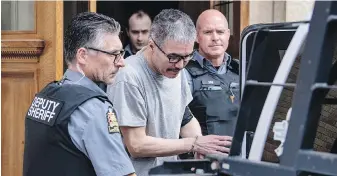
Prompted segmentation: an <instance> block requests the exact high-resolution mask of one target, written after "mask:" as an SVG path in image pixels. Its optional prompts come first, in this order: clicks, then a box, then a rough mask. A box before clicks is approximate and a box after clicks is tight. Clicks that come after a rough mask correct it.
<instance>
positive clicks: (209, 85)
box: [201, 80, 222, 90]
mask: <svg viewBox="0 0 337 176" xmlns="http://www.w3.org/2000/svg"><path fill="white" fill-rule="evenodd" d="M201 90H222V87H221V84H220V81H216V80H202V81H201Z"/></svg>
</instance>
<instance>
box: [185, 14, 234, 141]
mask: <svg viewBox="0 0 337 176" xmlns="http://www.w3.org/2000/svg"><path fill="white" fill-rule="evenodd" d="M196 28H197V42H198V44H199V50H198V52H196V53H195V55H194V57H193V59H192V60H191V61H190V62H189V63H188V65H187V66H186V70H187V72H188V73H189V76H190V77H189V78H188V80H189V84H190V87H191V92H192V95H193V101H192V102H191V103H190V104H189V107H190V109H191V111H192V113H193V114H194V115H195V117H196V118H197V119H198V121H199V123H200V126H201V128H202V133H203V135H208V134H217V135H225V136H232V135H233V134H234V129H235V125H236V121H237V119H236V115H237V112H238V104H239V100H240V98H239V75H238V72H239V65H238V62H237V61H235V60H233V59H232V58H231V57H230V56H229V55H228V54H227V53H226V50H227V47H228V41H229V37H230V31H229V29H228V22H227V20H226V18H225V16H224V15H223V14H222V13H221V12H219V11H217V10H214V9H210V10H206V11H204V12H203V13H202V14H200V16H199V17H198V20H197V24H196Z"/></svg>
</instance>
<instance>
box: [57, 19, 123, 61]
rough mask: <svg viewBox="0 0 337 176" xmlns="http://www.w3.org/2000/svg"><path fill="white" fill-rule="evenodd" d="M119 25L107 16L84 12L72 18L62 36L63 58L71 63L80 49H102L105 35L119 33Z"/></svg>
mask: <svg viewBox="0 0 337 176" xmlns="http://www.w3.org/2000/svg"><path fill="white" fill-rule="evenodd" d="M120 30H121V27H120V24H119V23H118V22H117V21H115V20H114V19H113V18H110V17H108V16H105V15H102V14H98V13H93V12H84V13H80V14H78V15H77V16H76V17H74V18H73V19H72V21H71V23H70V25H69V26H68V28H67V31H66V32H65V35H64V57H65V61H66V62H67V64H70V63H72V61H73V60H74V59H75V57H76V53H77V50H78V49H79V48H81V47H95V48H98V47H102V45H103V43H104V40H105V39H104V35H105V34H116V35H118V34H119V33H120Z"/></svg>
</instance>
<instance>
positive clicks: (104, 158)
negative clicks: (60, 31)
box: [23, 12, 135, 176]
mask: <svg viewBox="0 0 337 176" xmlns="http://www.w3.org/2000/svg"><path fill="white" fill-rule="evenodd" d="M119 32H120V25H119V23H118V22H116V21H115V20H114V19H112V18H109V17H107V16H104V15H101V14H97V13H89V12H85V13H81V14H79V15H77V16H76V17H75V18H74V19H73V20H72V22H71V24H70V25H69V26H68V29H67V31H66V33H65V38H64V41H65V45H64V46H65V47H64V51H65V53H64V54H65V60H66V62H67V64H68V70H67V71H66V73H65V74H64V77H63V79H62V80H60V81H58V82H52V83H50V84H48V85H47V86H46V87H45V88H44V89H43V90H42V91H41V92H39V93H38V94H36V96H35V98H34V99H33V102H32V104H31V106H30V108H29V109H28V112H27V115H26V123H25V127H26V129H25V130H26V131H25V149H24V163H23V167H24V169H23V175H24V176H47V175H48V176H61V175H62V176H96V175H97V176H107V175H109V176H110V175H116V176H117V175H118V176H119V175H134V172H135V171H134V168H133V166H132V163H131V161H130V159H129V157H128V154H127V153H126V151H125V149H124V145H123V143H122V139H121V135H120V132H119V127H118V123H117V120H116V114H115V113H114V110H113V107H112V104H111V102H109V100H108V98H107V95H106V94H105V93H104V91H102V90H101V89H100V88H99V87H98V86H97V85H96V84H95V83H94V81H102V82H104V83H107V84H109V83H111V82H112V81H113V78H114V76H115V74H116V73H117V71H118V69H119V68H121V67H123V66H124V61H123V60H124V58H123V55H124V51H123V49H122V43H121V41H120V39H119V37H118V36H119Z"/></svg>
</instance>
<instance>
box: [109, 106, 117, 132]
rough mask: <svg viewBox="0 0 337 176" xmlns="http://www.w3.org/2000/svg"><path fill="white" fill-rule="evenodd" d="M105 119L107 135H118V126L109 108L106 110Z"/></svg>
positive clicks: (112, 111) (113, 113) (114, 115)
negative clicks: (106, 121)
mask: <svg viewBox="0 0 337 176" xmlns="http://www.w3.org/2000/svg"><path fill="white" fill-rule="evenodd" d="M106 118H107V120H108V131H109V133H110V134H111V133H119V126H118V122H117V118H116V114H115V112H114V110H113V109H112V107H111V106H109V108H108V112H107V113H106Z"/></svg>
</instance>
